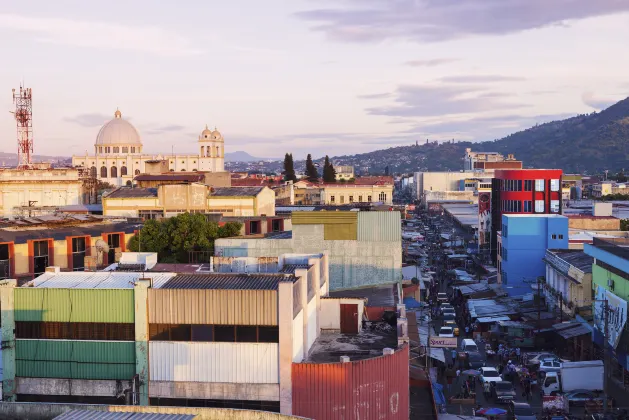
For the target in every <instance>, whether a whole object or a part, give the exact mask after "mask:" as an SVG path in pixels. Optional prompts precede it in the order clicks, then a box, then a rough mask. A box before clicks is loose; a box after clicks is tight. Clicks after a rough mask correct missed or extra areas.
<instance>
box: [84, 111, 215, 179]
mask: <svg viewBox="0 0 629 420" xmlns="http://www.w3.org/2000/svg"><path fill="white" fill-rule="evenodd" d="M198 148H199V149H198V150H199V153H198V154H197V155H178V154H170V155H169V154H159V155H149V154H145V153H143V152H144V150H143V149H144V147H143V145H142V141H141V139H140V134H139V132H138V130H137V129H136V128H135V127H134V126H133V125H132V124H131V123H130V122H128V121H127V120H125V119H123V118H122V113H121V112H120V111H118V110H116V113H115V114H114V118H113V119H112V120H111V121H109V122H107V123H105V124H104V125H103V127H102V128H101V129H100V131H99V132H98V135H97V136H96V142H95V144H94V155H92V156H89V155H87V154H86V155H85V156H72V166H75V167H84V168H90V171H91V172H92V173H93V174H95V175H96V178H98V179H99V180H100V181H102V182H107V183H109V184H112V185H115V186H122V185H131V184H132V183H133V178H134V177H135V176H137V175H139V174H141V173H144V172H146V164H147V163H154V162H158V161H167V162H168V168H169V170H170V171H171V172H196V171H201V172H224V171H225V143H224V140H223V136H222V135H221V133H220V132H219V131H218V130H216V129H215V130H214V131H212V130H210V129H208V127H207V126H206V127H205V130H203V131H202V132H201V134H200V135H199V139H198Z"/></svg>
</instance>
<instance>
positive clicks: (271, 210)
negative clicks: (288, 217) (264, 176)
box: [207, 187, 275, 216]
mask: <svg viewBox="0 0 629 420" xmlns="http://www.w3.org/2000/svg"><path fill="white" fill-rule="evenodd" d="M207 202H208V211H210V212H220V213H223V215H225V216H261V215H263V214H264V215H266V216H275V192H273V190H272V189H270V188H266V187H265V188H264V189H263V190H262V191H260V193H259V194H258V195H257V196H256V197H251V196H229V197H220V196H215V195H210V196H209V197H208V200H207Z"/></svg>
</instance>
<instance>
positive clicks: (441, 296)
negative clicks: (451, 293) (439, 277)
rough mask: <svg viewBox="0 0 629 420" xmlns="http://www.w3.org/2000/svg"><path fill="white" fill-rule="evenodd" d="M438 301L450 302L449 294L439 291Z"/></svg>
mask: <svg viewBox="0 0 629 420" xmlns="http://www.w3.org/2000/svg"><path fill="white" fill-rule="evenodd" d="M437 301H439V302H441V303H447V302H448V295H447V294H445V293H437Z"/></svg>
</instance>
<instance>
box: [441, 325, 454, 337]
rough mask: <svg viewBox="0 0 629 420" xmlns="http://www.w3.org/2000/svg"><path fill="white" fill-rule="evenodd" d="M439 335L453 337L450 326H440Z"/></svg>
mask: <svg viewBox="0 0 629 420" xmlns="http://www.w3.org/2000/svg"><path fill="white" fill-rule="evenodd" d="M439 337H454V331H453V330H452V327H441V329H440V330H439Z"/></svg>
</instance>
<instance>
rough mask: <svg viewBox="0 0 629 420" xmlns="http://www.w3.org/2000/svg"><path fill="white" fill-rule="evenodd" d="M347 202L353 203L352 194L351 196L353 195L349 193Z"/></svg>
mask: <svg viewBox="0 0 629 420" xmlns="http://www.w3.org/2000/svg"><path fill="white" fill-rule="evenodd" d="M349 202H350V203H353V202H354V196H353V195H350V196H349Z"/></svg>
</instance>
